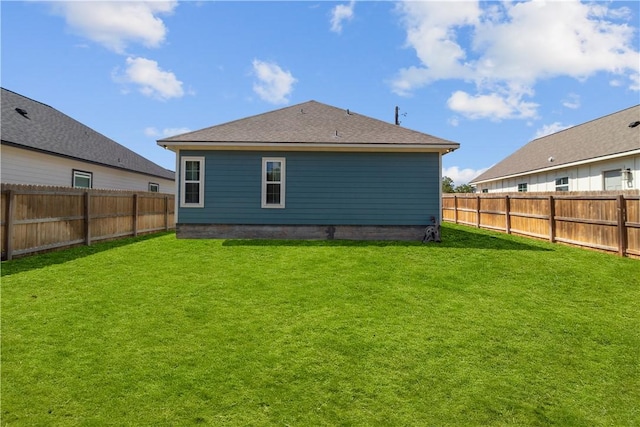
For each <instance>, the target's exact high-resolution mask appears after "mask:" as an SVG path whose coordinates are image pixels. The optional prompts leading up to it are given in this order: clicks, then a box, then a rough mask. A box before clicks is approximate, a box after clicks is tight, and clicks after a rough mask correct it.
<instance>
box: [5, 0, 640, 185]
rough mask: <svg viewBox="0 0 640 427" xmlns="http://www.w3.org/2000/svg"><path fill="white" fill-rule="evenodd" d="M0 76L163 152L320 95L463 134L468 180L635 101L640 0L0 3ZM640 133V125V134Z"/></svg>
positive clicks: (451, 158)
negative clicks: (179, 137) (539, 140)
mask: <svg viewBox="0 0 640 427" xmlns="http://www.w3.org/2000/svg"><path fill="white" fill-rule="evenodd" d="M0 7H1V9H0V13H1V19H2V34H1V35H2V46H1V47H2V57H1V60H2V62H1V83H2V87H4V88H6V89H9V90H12V91H14V92H17V93H19V94H21V95H24V96H27V97H30V98H33V99H35V100H37V101H40V102H43V103H45V104H48V105H51V106H52V107H54V108H56V109H58V110H60V111H62V112H63V113H65V114H67V115H69V116H71V117H73V118H74V119H76V120H78V121H80V122H82V123H84V124H86V125H87V126H90V127H91V128H93V129H95V130H97V131H98V132H100V133H102V134H104V135H106V136H108V137H109V138H111V139H113V140H115V141H117V142H119V143H120V144H123V145H125V146H127V147H128V148H130V149H132V150H134V151H136V152H137V153H139V154H141V155H143V156H145V157H147V158H149V159H151V160H153V161H154V162H156V163H158V164H160V165H162V166H164V167H166V168H168V169H172V170H173V169H175V157H174V153H172V152H170V151H166V150H163V149H162V148H160V147H158V146H157V144H156V140H157V139H160V138H164V137H166V136H171V135H174V134H178V133H183V132H186V131H190V130H197V129H201V128H204V127H208V126H212V125H216V124H220V123H224V122H227V121H231V120H236V119H240V118H243V117H247V116H250V115H254V114H259V113H263V112H266V111H270V110H274V109H277V108H282V107H285V106H288V105H294V104H297V103H301V102H306V101H308V100H312V99H313V100H316V101H319V102H323V103H326V104H330V105H333V106H336V107H340V108H344V109H347V108H349V109H350V110H352V111H354V112H357V113H360V114H364V115H367V116H370V117H374V118H377V119H381V120H385V121H389V122H393V120H394V109H395V106H399V108H400V113H401V116H400V118H401V122H402V123H401V126H405V127H407V128H410V129H414V130H417V131H420V132H425V133H428V134H431V135H435V136H438V137H441V138H445V139H449V140H452V141H455V142H459V143H460V144H461V148H460V149H459V150H457V151H456V152H454V153H452V154H448V155H446V156H444V158H443V174H444V175H447V176H450V177H452V178H453V179H454V181H455V182H456V183H457V184H462V183H465V182H468V181H469V180H471V179H472V178H473V177H474V176H476V175H477V174H478V173H479V172H482V171H483V170H485V169H486V168H488V167H490V166H491V165H493V164H495V163H497V162H498V161H500V160H501V159H503V158H504V157H506V156H507V155H509V154H510V153H512V152H513V151H515V150H516V149H518V148H519V147H521V146H522V145H524V144H525V143H527V142H528V141H530V140H532V139H534V138H536V137H538V136H542V135H545V134H548V133H552V132H556V131H559V130H561V129H564V128H566V127H569V126H573V125H577V124H580V123H584V122H586V121H589V120H592V119H595V118H598V117H601V116H604V115H606V114H610V113H613V112H616V111H619V110H622V109H625V108H628V107H630V106H633V105H636V104H638V103H640V54H639V44H640V43H639V39H640V36H639V31H640V2H637V1H628V2H624V1H609V2H579V1H570V0H568V1H546V2H545V1H534V2H528V1H526V2H521V1H518V2H511V1H506V2H485V1H483V2H474V1H413V2H404V1H400V2H391V1H368V2H365V1H355V2H354V1H350V2H349V1H347V2H329V1H304V2H291V1H279V2H274V1H258V2H245V1H220V2H212V1H198V2H196V1H190V2H175V1H168V2H161V1H152V2H125V1H110V2H94V1H71V2H31V1H30V2H6V1H3V2H2V3H1V6H0ZM639 144H640V141H639Z"/></svg>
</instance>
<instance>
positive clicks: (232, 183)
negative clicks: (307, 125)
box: [178, 151, 440, 225]
mask: <svg viewBox="0 0 640 427" xmlns="http://www.w3.org/2000/svg"><path fill="white" fill-rule="evenodd" d="M180 155H181V156H204V157H205V159H206V160H205V172H204V174H205V179H206V182H205V206H204V208H179V218H178V222H180V223H184V224H289V225H304V224H315V225H325V224H326V225H331V224H333V225H426V224H430V223H431V217H435V218H438V217H439V185H440V184H439V182H440V176H439V175H440V171H439V160H438V156H439V154H437V153H325V152H321V153H308V152H282V153H277V155H274V153H269V152H230V151H182V152H180ZM263 157H284V158H285V159H286V199H285V200H286V207H285V208H284V209H273V208H272V209H263V208H261V186H262V181H261V172H262V158H263Z"/></svg>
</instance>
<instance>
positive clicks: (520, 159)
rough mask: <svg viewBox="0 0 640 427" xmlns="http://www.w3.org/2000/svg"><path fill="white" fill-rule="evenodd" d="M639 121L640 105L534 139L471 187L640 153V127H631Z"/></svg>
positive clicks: (477, 178) (474, 180)
mask: <svg viewBox="0 0 640 427" xmlns="http://www.w3.org/2000/svg"><path fill="white" fill-rule="evenodd" d="M638 120H640V105H636V106H634V107H630V108H627V109H625V110H622V111H618V112H617V113H613V114H610V115H607V116H604V117H601V118H599V119H595V120H592V121H590V122H587V123H583V124H581V125H577V126H574V127H571V128H568V129H565V130H562V131H560V132H557V133H554V134H551V135H547V136H544V137H542V138H538V139H534V140H533V141H531V142H529V143H528V144H526V145H525V146H523V147H522V148H520V149H519V150H518V151H516V152H515V153H513V154H511V155H510V156H508V157H507V158H505V159H504V160H502V161H501V162H499V163H497V164H496V165H494V166H493V167H491V168H490V169H489V170H487V171H486V172H484V173H483V174H481V175H479V176H478V177H476V178H475V179H473V181H471V183H479V182H482V181H490V180H494V179H500V178H502V177H506V176H511V175H518V174H524V173H527V172H534V171H537V170H541V169H546V168H549V167H557V166H561V165H565V164H567V165H568V164H571V163H575V162H581V161H587V160H591V159H597V158H599V157H603V156H609V155H613V154H620V153H625V152H627V151H632V150H638V149H640V126H637V127H633V128H632V127H629V124H630V123H633V122H635V121H638ZM550 157H553V162H549V158H550Z"/></svg>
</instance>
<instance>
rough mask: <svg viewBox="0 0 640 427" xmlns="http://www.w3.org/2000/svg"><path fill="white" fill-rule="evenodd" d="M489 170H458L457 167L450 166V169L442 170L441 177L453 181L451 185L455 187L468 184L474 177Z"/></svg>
mask: <svg viewBox="0 0 640 427" xmlns="http://www.w3.org/2000/svg"><path fill="white" fill-rule="evenodd" d="M488 169H489V168H484V169H468V168H466V169H460V168H459V167H458V166H452V167H450V168H442V176H448V177H449V178H451V179H452V180H453V183H454V184H455V185H456V186H457V185H462V184H468V183H469V182H470V181H471V180H473V179H474V178H475V177H477V176H478V175H480V174H481V173H484V172H485V171H486V170H488Z"/></svg>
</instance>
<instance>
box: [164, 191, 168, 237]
mask: <svg viewBox="0 0 640 427" xmlns="http://www.w3.org/2000/svg"><path fill="white" fill-rule="evenodd" d="M164 231H169V196H164Z"/></svg>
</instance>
